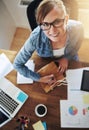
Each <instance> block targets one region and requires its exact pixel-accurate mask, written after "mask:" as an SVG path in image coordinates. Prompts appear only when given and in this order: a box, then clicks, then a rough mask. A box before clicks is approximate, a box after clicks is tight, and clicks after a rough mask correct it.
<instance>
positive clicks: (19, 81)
mask: <svg viewBox="0 0 89 130" xmlns="http://www.w3.org/2000/svg"><path fill="white" fill-rule="evenodd" d="M25 65H26V66H27V67H28V69H30V70H32V71H34V69H35V64H34V61H33V60H29V61H27V63H26V64H25ZM31 83H33V80H32V79H31V78H27V77H25V76H23V75H21V74H20V73H19V72H17V84H31Z"/></svg>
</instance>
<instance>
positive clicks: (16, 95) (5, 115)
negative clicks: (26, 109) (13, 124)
mask: <svg viewBox="0 0 89 130" xmlns="http://www.w3.org/2000/svg"><path fill="white" fill-rule="evenodd" d="M27 98H28V95H27V94H26V93H24V92H23V91H22V90H20V89H19V88H17V87H16V86H15V85H14V84H12V83H11V82H10V81H9V80H7V79H6V78H1V79H0V127H2V126H3V125H5V124H6V123H7V122H9V121H10V120H11V119H12V118H13V117H14V116H15V115H16V114H17V112H18V111H19V110H20V108H21V107H22V105H23V104H24V103H25V101H26V100H27Z"/></svg>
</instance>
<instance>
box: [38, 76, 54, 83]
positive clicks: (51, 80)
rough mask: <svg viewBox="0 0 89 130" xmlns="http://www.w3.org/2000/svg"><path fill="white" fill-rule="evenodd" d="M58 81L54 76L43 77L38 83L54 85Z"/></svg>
mask: <svg viewBox="0 0 89 130" xmlns="http://www.w3.org/2000/svg"><path fill="white" fill-rule="evenodd" d="M55 81H56V79H55V77H54V75H53V74H51V75H47V76H43V77H41V78H40V79H39V80H38V82H42V83H48V84H49V85H51V84H53V83H54V82H55Z"/></svg>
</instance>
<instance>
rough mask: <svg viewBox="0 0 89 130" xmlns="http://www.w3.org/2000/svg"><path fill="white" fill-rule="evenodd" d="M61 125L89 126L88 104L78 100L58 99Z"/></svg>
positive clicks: (72, 126) (71, 126)
mask: <svg viewBox="0 0 89 130" xmlns="http://www.w3.org/2000/svg"><path fill="white" fill-rule="evenodd" d="M60 114H61V127H66V128H89V104H84V103H83V102H80V101H79V100H77V99H76V100H61V101H60Z"/></svg>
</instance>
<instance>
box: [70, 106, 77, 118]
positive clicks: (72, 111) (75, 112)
mask: <svg viewBox="0 0 89 130" xmlns="http://www.w3.org/2000/svg"><path fill="white" fill-rule="evenodd" d="M68 112H69V114H70V115H73V116H74V115H76V114H77V113H78V109H77V108H76V107H75V106H70V107H69V109H68Z"/></svg>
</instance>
